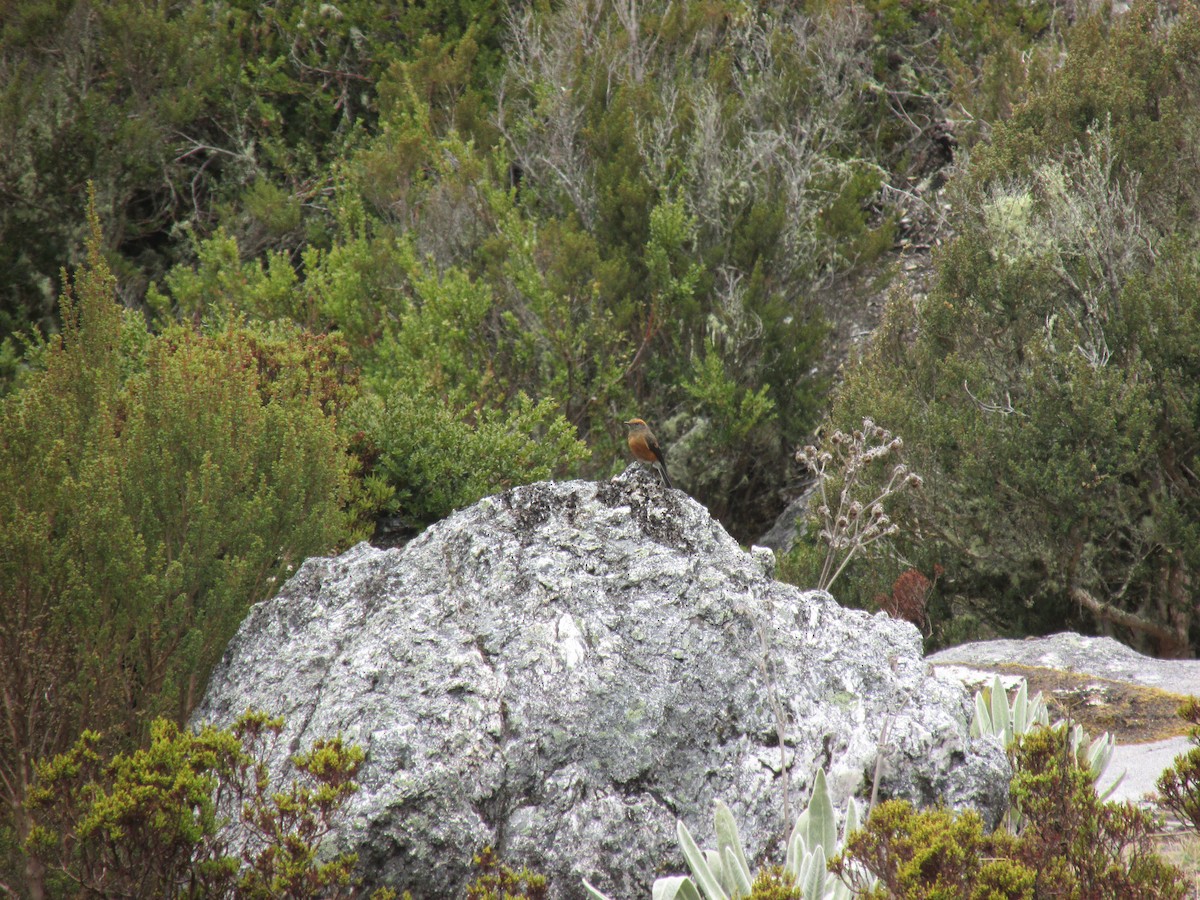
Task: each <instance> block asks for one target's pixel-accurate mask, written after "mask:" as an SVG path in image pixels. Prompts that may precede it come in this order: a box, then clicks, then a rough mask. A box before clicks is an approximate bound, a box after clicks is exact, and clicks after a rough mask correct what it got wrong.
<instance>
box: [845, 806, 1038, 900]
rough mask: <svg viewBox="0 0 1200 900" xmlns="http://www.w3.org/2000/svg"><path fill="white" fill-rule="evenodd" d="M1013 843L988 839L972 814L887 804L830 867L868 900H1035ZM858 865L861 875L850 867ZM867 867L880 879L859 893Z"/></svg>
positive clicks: (996, 835) (1002, 836)
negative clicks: (895, 898)
mask: <svg viewBox="0 0 1200 900" xmlns="http://www.w3.org/2000/svg"><path fill="white" fill-rule="evenodd" d="M1016 845H1017V840H1016V839H1015V838H1014V837H1013V836H1012V835H1010V834H1008V833H1007V832H1005V831H1003V830H1002V829H997V830H996V831H994V832H992V833H991V834H987V833H985V832H984V829H983V820H982V819H981V818H980V817H979V814H978V813H976V812H974V811H973V810H968V811H966V812H962V813H955V812H952V811H950V810H947V809H942V808H937V809H929V810H922V811H917V810H915V809H913V807H912V804H910V803H909V802H908V801H906V800H888V801H885V802H884V803H881V804H880V805H879V806H878V807H876V808H875V809H874V810H872V811H871V815H870V818H869V819H868V820H867V823H866V827H865V828H864V829H863V830H861V831H858V832H856V833H855V834H854V835H852V836H851V837H850V840H849V842H848V844H847V846H846V850H845V851H844V853H843V854H842V855H841V856H840V857H837V858H835V859H833V860H831V862H830V869H831V871H832V872H833V873H834V874H836V875H839V876H842V875H844V876H845V877H846V878H847V880H848V881H849V883H850V884H851V886H852V887H854V888H855V889H856V890H859V891H861V895H862V896H864V897H868V898H878V900H884V898H888V897H905V898H911V900H935V898H936V900H951V898H955V900H1000V898H1012V900H1034V898H1036V897H1042V896H1047V895H1043V894H1038V893H1035V885H1036V879H1037V873H1036V872H1035V871H1034V870H1033V869H1030V868H1028V867H1027V866H1025V865H1023V864H1022V863H1020V862H1018V861H1017V859H1016V857H1017V855H1018V854H1017V853H1016ZM851 863H857V864H858V865H859V866H861V867H862V869H857V870H856V869H855V868H854V867H853V866H851V865H850V864H851ZM863 869H865V870H866V871H867V872H870V873H871V874H872V875H874V876H875V877H877V878H878V879H879V881H878V883H877V884H876V885H875V887H874V888H872V889H869V890H867V889H865V886H864V885H863V884H862V881H861V878H862V876H861V875H857V876H856V874H855V873H856V871H857V872H861V871H862V870H863Z"/></svg>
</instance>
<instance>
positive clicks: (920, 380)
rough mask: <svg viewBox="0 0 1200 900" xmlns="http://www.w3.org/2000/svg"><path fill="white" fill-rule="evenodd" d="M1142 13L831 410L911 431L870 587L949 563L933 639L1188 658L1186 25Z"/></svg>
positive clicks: (972, 189)
mask: <svg viewBox="0 0 1200 900" xmlns="http://www.w3.org/2000/svg"><path fill="white" fill-rule="evenodd" d="M1154 16H1155V12H1154V9H1153V4H1141V5H1139V6H1138V7H1137V8H1136V9H1135V11H1134V12H1132V13H1131V14H1130V15H1129V16H1128V17H1126V18H1124V19H1122V20H1119V21H1118V22H1116V23H1114V24H1112V25H1111V26H1109V27H1108V28H1103V27H1101V25H1100V24H1099V23H1098V22H1091V23H1089V24H1088V25H1087V26H1086V28H1083V29H1082V30H1081V31H1079V32H1078V34H1077V36H1076V39H1075V40H1074V41H1073V42H1072V46H1071V51H1072V52H1071V54H1070V55H1069V56H1068V57H1067V62H1066V64H1065V66H1064V67H1063V69H1062V70H1061V71H1060V72H1058V73H1056V74H1055V75H1053V76H1051V77H1050V78H1049V79H1048V80H1047V81H1046V83H1045V84H1044V85H1043V86H1042V87H1041V89H1040V90H1039V92H1037V93H1036V94H1035V95H1034V96H1033V97H1032V98H1031V99H1030V100H1029V101H1028V102H1027V104H1026V105H1025V106H1023V107H1022V108H1021V110H1020V111H1018V112H1017V113H1016V114H1015V115H1014V117H1013V119H1012V120H1011V121H1010V122H1009V123H1007V124H1006V125H1005V126H1004V127H1003V128H999V129H997V133H996V140H995V142H994V144H993V145H992V146H991V147H989V148H988V149H987V150H986V152H981V153H980V154H979V160H978V165H977V166H975V167H974V168H973V169H972V171H971V174H970V175H969V177H968V178H966V179H965V180H964V181H962V182H961V183H960V185H959V189H958V196H959V197H960V204H959V207H960V209H961V212H960V214H959V215H958V216H957V219H956V228H957V229H958V230H959V232H960V235H959V237H958V238H957V239H956V240H955V241H954V242H953V243H952V244H951V245H950V246H949V247H947V248H946V250H945V251H944V252H943V253H942V254H941V256H940V257H939V260H938V278H937V282H936V285H935V286H934V289H933V291H932V292H931V293H930V295H929V296H928V297H927V298H926V299H924V300H922V301H921V302H920V303H914V301H913V299H912V298H911V297H909V296H906V295H903V294H901V295H898V296H895V297H894V298H893V299H892V302H891V306H890V309H889V312H888V316H887V319H886V321H885V323H884V325H883V327H882V328H881V329H880V332H879V333H878V334H877V336H876V338H875V340H874V342H873V345H872V348H871V350H870V351H869V353H868V354H867V355H866V357H865V358H864V359H863V361H862V363H861V364H860V365H859V366H857V367H856V369H855V370H854V371H853V372H852V373H851V374H850V376H849V378H848V379H847V382H846V384H845V387H844V389H843V390H842V391H841V392H840V395H839V398H838V400H837V403H836V405H835V410H834V413H833V416H834V420H835V422H838V423H851V422H856V421H858V420H859V419H860V418H861V417H862V416H863V415H864V414H871V415H873V416H874V417H875V418H876V419H877V421H879V422H880V423H881V424H883V425H885V426H888V425H892V424H893V423H903V426H904V428H905V436H906V437H907V438H910V440H909V442H908V444H907V447H906V453H907V454H908V458H909V459H910V460H911V461H912V463H913V465H914V467H915V468H917V469H918V470H919V471H920V472H921V473H922V474H923V475H924V476H925V477H926V487H925V490H923V491H921V492H920V493H919V494H914V495H912V496H911V497H910V498H908V500H909V503H910V508H909V519H908V521H909V522H910V523H911V524H912V526H913V527H912V528H910V529H908V530H906V531H902V532H901V534H900V535H898V540H897V542H896V546H895V549H896V556H895V559H896V568H894V569H893V570H892V571H891V573H890V575H889V574H886V573H883V577H885V578H886V577H895V575H896V574H898V572H899V570H900V569H901V568H906V567H908V566H910V565H916V566H917V568H919V569H921V570H922V571H925V572H929V571H932V570H933V569H934V566H940V567H942V568H943V569H944V575H943V576H942V577H941V578H940V580H939V589H940V590H939V592H938V594H939V596H940V598H941V602H942V603H943V606H942V607H941V609H940V614H939V615H938V616H937V617H936V618H938V619H940V620H941V621H942V625H941V628H942V631H941V633H940V635H939V637H940V638H941V639H942V640H946V639H951V638H953V637H955V636H956V629H958V632H957V636H960V637H961V636H963V634H964V633H969V629H970V627H971V626H970V624H969V619H970V618H971V617H974V618H976V619H978V620H982V621H983V622H985V623H988V624H990V625H992V626H994V627H996V628H999V629H1001V630H1003V631H1005V632H1009V633H1012V632H1016V633H1037V632H1044V631H1047V630H1053V629H1055V628H1061V627H1063V626H1064V625H1066V624H1069V623H1087V624H1089V625H1090V626H1091V627H1100V628H1105V629H1115V630H1117V631H1118V632H1119V633H1121V634H1122V635H1124V636H1125V637H1126V638H1127V639H1129V640H1130V641H1132V642H1133V643H1135V644H1136V645H1138V646H1142V647H1145V648H1148V649H1149V650H1151V651H1155V652H1158V653H1162V654H1181V653H1188V652H1190V650H1191V649H1192V648H1194V647H1195V645H1196V629H1197V626H1198V625H1200V623H1197V622H1196V621H1195V616H1194V610H1193V603H1192V592H1191V590H1190V588H1189V587H1188V585H1190V584H1191V582H1192V581H1193V580H1194V577H1195V572H1196V570H1197V566H1200V530H1198V528H1197V525H1196V522H1197V521H1200V481H1198V480H1197V476H1196V471H1197V466H1196V462H1197V448H1198V447H1200V415H1198V414H1197V410H1198V409H1200V387H1198V386H1200V369H1198V368H1197V360H1198V359H1200V353H1198V350H1200V300H1198V298H1200V268H1198V267H1197V264H1196V260H1197V255H1196V247H1197V240H1198V237H1200V235H1198V234H1197V232H1196V229H1195V227H1194V221H1193V220H1194V210H1195V206H1196V205H1195V199H1196V198H1195V184H1196V182H1197V176H1200V168H1198V167H1197V162H1198V161H1197V159H1196V157H1195V152H1194V151H1195V145H1194V142H1193V140H1192V136H1193V135H1194V134H1195V132H1196V128H1197V126H1198V125H1200V116H1198V115H1197V113H1196V105H1195V103H1194V98H1193V94H1194V91H1195V84H1196V76H1197V74H1198V73H1197V65H1198V63H1197V60H1200V12H1197V10H1196V9H1195V8H1194V7H1191V6H1188V7H1185V8H1184V9H1183V10H1182V11H1181V13H1180V16H1179V18H1178V19H1177V20H1176V21H1174V22H1172V23H1171V24H1170V25H1169V26H1168V25H1165V24H1163V23H1157V22H1155V20H1154ZM875 589H878V586H875ZM947 600H949V601H951V606H952V608H953V610H954V614H955V615H958V616H960V617H965V621H964V618H960V621H959V622H958V623H957V624H950V623H949V621H948V620H949V618H950V615H949V614H948V610H947V608H946V607H945V605H944V604H945V602H946V601H947ZM935 602H936V601H935Z"/></svg>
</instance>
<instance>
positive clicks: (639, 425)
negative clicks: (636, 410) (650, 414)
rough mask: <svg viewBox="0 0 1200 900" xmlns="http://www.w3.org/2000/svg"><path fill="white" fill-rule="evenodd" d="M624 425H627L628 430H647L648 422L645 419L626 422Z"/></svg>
mask: <svg viewBox="0 0 1200 900" xmlns="http://www.w3.org/2000/svg"><path fill="white" fill-rule="evenodd" d="M624 424H625V427H626V428H645V427H646V422H645V420H643V419H630V420H629V421H628V422H625V423H624Z"/></svg>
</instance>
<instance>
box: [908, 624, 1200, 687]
mask: <svg viewBox="0 0 1200 900" xmlns="http://www.w3.org/2000/svg"><path fill="white" fill-rule="evenodd" d="M928 658H929V661H930V662H931V663H933V664H934V665H938V666H940V665H945V664H948V663H958V664H960V665H967V666H975V667H980V666H995V665H999V664H1004V663H1010V664H1018V665H1026V666H1040V667H1042V668H1046V669H1058V670H1060V671H1063V672H1078V673H1080V674H1084V675H1097V676H1099V677H1101V678H1107V679H1110V680H1112V681H1123V682H1126V683H1128V684H1140V685H1142V686H1143V687H1152V688H1158V689H1159V690H1162V691H1167V692H1168V693H1172V694H1180V695H1183V696H1193V695H1195V696H1200V660H1191V659H1155V658H1154V657H1151V656H1143V655H1142V654H1140V653H1138V652H1137V651H1136V650H1132V649H1130V648H1129V647H1126V646H1125V645H1124V644H1122V643H1121V642H1120V641H1115V640H1113V639H1112V638H1108V637H1086V636H1085V635H1081V634H1075V633H1074V632H1070V631H1064V632H1061V633H1060V634H1052V635H1049V636H1048V637H1041V638H1028V639H1026V640H1020V641H1018V640H997V641H977V642H975V643H971V644H961V645H959V646H957V647H949V648H947V649H945V650H939V651H938V652H937V653H933V654H930V656H929V657H928Z"/></svg>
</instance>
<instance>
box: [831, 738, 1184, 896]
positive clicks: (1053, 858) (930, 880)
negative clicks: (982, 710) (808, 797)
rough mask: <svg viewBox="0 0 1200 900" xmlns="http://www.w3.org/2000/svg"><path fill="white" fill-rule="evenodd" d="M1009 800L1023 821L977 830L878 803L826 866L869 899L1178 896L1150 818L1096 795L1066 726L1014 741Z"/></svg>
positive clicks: (942, 815) (947, 815)
mask: <svg viewBox="0 0 1200 900" xmlns="http://www.w3.org/2000/svg"><path fill="white" fill-rule="evenodd" d="M1011 755H1012V760H1013V771H1014V775H1013V781H1012V798H1013V802H1014V804H1015V805H1016V806H1017V808H1019V809H1020V811H1021V821H1022V822H1023V825H1022V827H1021V830H1020V831H1019V832H1018V833H1017V834H1015V835H1014V834H1012V833H1010V832H1008V831H1006V830H1004V829H997V830H995V831H993V832H992V833H990V834H987V833H985V831H984V829H983V823H982V821H981V820H980V818H979V816H978V814H976V813H975V812H973V811H967V812H961V813H959V812H952V811H950V810H946V809H940V808H936V809H928V810H921V811H918V810H915V809H913V808H912V806H911V805H910V804H909V803H908V802H906V801H902V800H892V801H887V802H885V803H882V804H880V806H879V807H877V808H876V809H875V810H873V811H872V812H871V816H870V818H869V819H868V820H867V824H866V827H865V828H864V829H863V830H862V831H859V832H858V833H857V834H856V835H853V836H851V838H850V840H849V842H848V846H847V848H846V851H845V853H844V854H843V855H842V857H840V858H839V859H836V860H834V861H832V862H831V864H830V868H831V870H832V871H834V872H836V873H838V874H840V875H844V876H845V877H846V878H847V880H848V881H849V882H850V883H851V884H852V885H856V886H857V887H862V888H866V885H865V884H864V883H863V882H862V876H861V874H859V873H861V872H863V871H866V872H869V873H870V874H871V875H873V876H875V877H877V878H878V879H879V880H878V882H877V883H876V884H875V886H874V887H873V888H871V889H869V890H865V892H864V894H863V896H867V897H878V898H885V897H912V898H930V900H932V898H937V897H970V898H981V900H982V898H985V897H987V898H1012V900H1033V898H1043V897H1062V898H1067V897H1070V898H1096V900H1099V898H1103V897H1129V898H1139V897H1140V898H1146V900H1149V898H1152V897H1153V898H1164V900H1165V898H1172V897H1175V898H1182V897H1184V896H1186V895H1187V888H1186V885H1185V884H1184V881H1183V876H1182V873H1180V872H1179V871H1178V870H1177V869H1176V868H1175V867H1173V866H1171V865H1170V864H1169V863H1167V862H1166V861H1165V860H1163V859H1162V858H1161V857H1160V856H1159V855H1158V854H1157V853H1156V852H1155V849H1154V847H1153V844H1152V841H1151V838H1152V836H1153V834H1154V832H1155V829H1156V828H1157V823H1156V821H1155V820H1154V817H1153V816H1151V815H1150V814H1149V813H1147V812H1145V811H1143V810H1141V809H1139V808H1138V807H1137V806H1135V805H1134V804H1132V803H1105V802H1102V801H1100V800H1098V799H1097V797H1096V779H1095V775H1094V774H1093V773H1092V772H1091V771H1090V770H1089V769H1088V768H1087V767H1086V766H1081V765H1079V764H1078V763H1077V762H1076V760H1075V759H1073V758H1072V753H1071V751H1070V746H1069V740H1068V735H1067V730H1066V729H1065V728H1063V727H1056V728H1048V727H1038V728H1034V729H1033V730H1031V731H1029V732H1026V733H1025V734H1024V735H1021V736H1018V737H1017V738H1016V739H1015V742H1014V744H1013V745H1012V748H1011Z"/></svg>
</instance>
